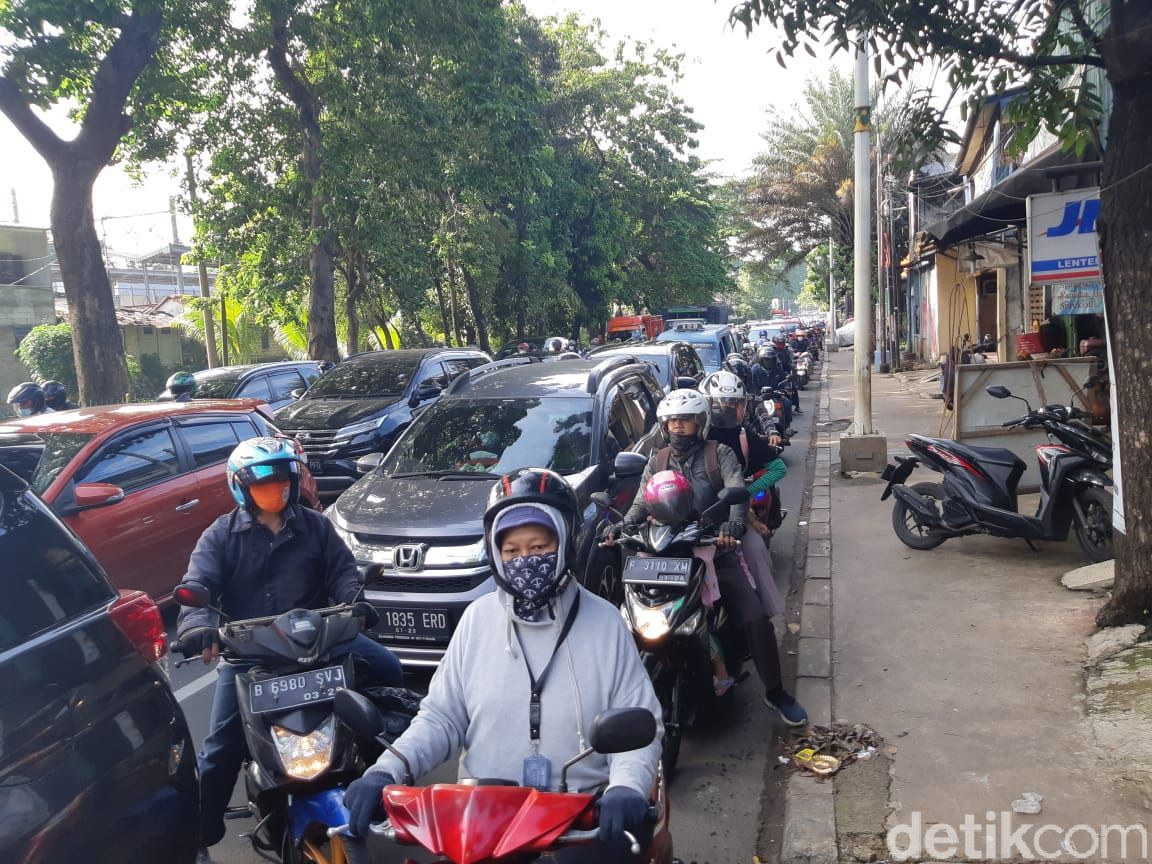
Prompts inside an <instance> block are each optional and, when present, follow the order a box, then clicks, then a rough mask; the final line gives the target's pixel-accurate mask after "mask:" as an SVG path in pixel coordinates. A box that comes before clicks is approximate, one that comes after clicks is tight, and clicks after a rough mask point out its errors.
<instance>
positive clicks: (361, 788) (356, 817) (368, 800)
mask: <svg viewBox="0 0 1152 864" xmlns="http://www.w3.org/2000/svg"><path fill="white" fill-rule="evenodd" d="M394 785H396V779H395V778H394V777H393V776H392V775H391V774H389V773H388V772H387V771H374V770H369V771H366V772H365V773H364V776H363V777H361V778H360V779H359V780H353V781H352V782H351V783H349V784H348V788H347V789H346V790H344V806H345V808H347V810H348V829H349V830H350V831H351V832H352V833H353V834H355V835H356V836H357V837H367V836H368V826H369V824H370V823H371V822H372V818H373V817H374V816H375V815H376V814H377V813H379V812H380V811H381V810H382V808H383V793H384V787H385V786H394Z"/></svg>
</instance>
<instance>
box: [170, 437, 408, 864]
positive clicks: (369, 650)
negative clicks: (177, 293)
mask: <svg viewBox="0 0 1152 864" xmlns="http://www.w3.org/2000/svg"><path fill="white" fill-rule="evenodd" d="M300 462H301V459H300V456H299V454H297V452H296V448H295V447H294V446H293V445H292V442H291V441H289V440H287V439H284V438H253V439H250V440H248V441H243V442H241V443H240V444H239V445H238V446H237V447H236V449H235V450H233V451H232V455H231V456H230V457H229V458H228V467H227V483H228V488H229V489H230V490H231V492H232V497H233V498H234V499H235V500H236V505H237V506H236V507H235V509H233V510H232V511H231V512H229V513H226V514H224V515H223V516H221V517H219V518H218V519H216V521H215V522H213V523H212V524H211V525H209V526H208V528H207V529H206V530H205V531H204V533H203V534H202V535H201V537H200V540H199V542H198V543H197V544H196V548H195V549H194V550H193V552H192V557H191V560H190V561H189V562H188V572H187V574H186V575H185V576H184V581H185V582H198V583H200V584H201V585H203V586H204V587H206V588H207V589H208V590H209V592H210V593H211V595H212V597H213V603H214V605H216V606H217V608H219V609H220V610H221V611H223V612H224V613H225V614H226V615H228V616H229V617H231V618H257V617H261V616H266V615H279V614H281V613H283V612H287V611H289V610H291V609H319V608H322V607H324V606H328V605H330V603H332V602H335V603H352V602H354V601H356V600H358V599H359V598H360V596H361V593H362V591H363V588H364V583H363V577H361V575H360V572H359V571H358V570H357V569H356V561H355V559H353V557H352V553H351V552H349V551H348V547H347V546H346V545H344V541H343V540H341V539H340V537H339V535H337V534H336V532H335V530H334V529H333V527H332V523H331V521H329V520H328V519H327V518H325V517H324V516H321V515H320V514H319V513H317V512H315V511H314V510H310V509H308V508H307V507H302V506H300V503H299V496H300ZM217 623H218V622H217V621H216V615H215V613H214V612H212V611H211V610H209V609H196V608H190V607H186V608H182V609H181V610H180V615H179V617H178V618H177V624H176V627H177V633H178V639H179V642H180V650H181V652H182V653H183V654H184V655H185V656H186V657H191V656H194V655H196V654H200V655H202V657H203V658H204V662H205V663H210V662H212V661H213V660H215V659H216V657H217V656H218V655H219V653H220V644H219V635H218V632H217ZM348 654H351V655H353V656H354V657H356V658H357V660H359V661H361V662H362V664H363V665H364V666H365V667H367V668H366V672H367V673H368V674H367V675H366V677H367V678H368V679H371V681H372V683H375V684H378V685H381V686H398V685H400V684H401V683H402V682H403V671H402V669H401V667H400V661H399V660H397V659H396V657H395V655H393V654H392V652H391V651H389V650H388V649H387V648H385V647H384V646H382V645H380V644H378V643H376V642H374V641H373V640H371V639H369V638H368V637H367V636H365V635H363V634H360V635H359V636H357V637H356V639H355V640H354V641H353V642H351V643H350V644H349V645H348V646H347V648H346V650H345V651H344V652H343V653H341V652H339V651H337V652H336V654H335V655H334V656H347V655H348ZM218 671H219V674H218V678H217V681H216V693H215V696H214V697H213V700H212V715H211V720H210V725H209V731H208V737H207V738H205V740H204V746H203V749H202V750H201V751H200V754H199V757H198V762H199V766H200V842H201V845H202V846H203V847H208V846H212V845H215V844H216V843H218V842H219V841H220V840H221V839H222V838H223V836H224V811H225V810H226V809H227V808H228V801H229V800H230V799H231V797H232V787H233V786H235V785H236V777H237V775H238V774H239V773H240V767H241V764H242V763H243V760H244V753H245V740H244V729H243V726H242V722H241V718H240V707H239V704H238V702H237V697H236V686H235V681H236V674H237V671H238V668H237V665H236V664H233V663H221V664H220V666H219V669H218ZM197 860H198V864H210V862H211V858H210V857H209V856H208V852H207V850H206V849H201V852H200V857H199V858H198V859H197Z"/></svg>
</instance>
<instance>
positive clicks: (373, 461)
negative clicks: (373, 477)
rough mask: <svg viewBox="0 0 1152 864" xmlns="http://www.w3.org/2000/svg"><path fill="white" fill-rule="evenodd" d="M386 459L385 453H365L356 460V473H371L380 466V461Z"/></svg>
mask: <svg viewBox="0 0 1152 864" xmlns="http://www.w3.org/2000/svg"><path fill="white" fill-rule="evenodd" d="M383 461H384V454H383V453H365V454H364V455H363V456H361V457H360V458H359V459H357V460H356V473H357V474H371V473H372V472H373V471H375V470H376V469H377V468H379V467H380V463H381V462H383Z"/></svg>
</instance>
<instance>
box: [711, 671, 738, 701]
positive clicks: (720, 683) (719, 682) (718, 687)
mask: <svg viewBox="0 0 1152 864" xmlns="http://www.w3.org/2000/svg"><path fill="white" fill-rule="evenodd" d="M735 686H736V679H735V678H717V677H716V676H715V675H713V676H712V687H713V689H714V690H715V692H716V697H717V698H719V697H721V696H723V695H724V694H725V693H727V692H728V691H729V690H731V689H732V688H733V687H735Z"/></svg>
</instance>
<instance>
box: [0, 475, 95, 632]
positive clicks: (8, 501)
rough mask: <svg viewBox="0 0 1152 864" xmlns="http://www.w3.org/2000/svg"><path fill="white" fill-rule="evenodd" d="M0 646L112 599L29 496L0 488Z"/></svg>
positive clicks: (60, 532)
mask: <svg viewBox="0 0 1152 864" xmlns="http://www.w3.org/2000/svg"><path fill="white" fill-rule="evenodd" d="M0 559H2V560H3V561H4V568H3V570H0V591H3V593H4V603H3V604H0V651H7V650H8V649H10V648H12V647H14V646H16V645H19V644H21V643H22V642H26V641H27V640H29V639H31V638H32V637H34V636H36V635H37V634H39V633H42V632H43V631H45V630H47V629H49V628H50V627H52V626H54V625H56V624H59V623H61V622H64V621H67V620H69V619H71V618H75V617H77V616H79V615H83V614H84V613H86V612H88V611H90V610H92V609H95V608H96V607H98V606H100V605H101V604H103V603H107V602H108V601H109V600H111V599H112V596H113V594H112V589H111V587H110V586H109V585H108V583H107V581H106V580H105V579H104V578H103V577H102V576H101V575H100V574H99V573H97V572H95V571H93V570H92V569H91V568H90V567H89V566H88V562H87V561H85V560H84V559H83V558H82V557H81V556H80V555H79V553H78V552H77V549H76V547H75V545H74V544H73V543H72V541H71V538H69V537H68V535H67V534H66V533H65V532H63V531H61V530H60V528H59V527H57V525H56V523H55V522H53V521H52V519H51V518H50V517H48V516H47V515H46V514H45V513H44V512H43V511H42V510H41V509H40V507H38V506H36V504H35V501H34V499H33V498H32V497H31V496H30V495H25V494H22V493H21V492H20V491H19V490H18V489H11V488H9V489H5V490H3V491H0Z"/></svg>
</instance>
